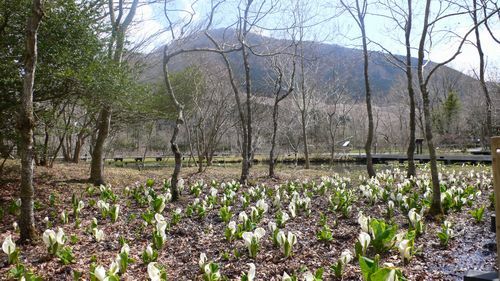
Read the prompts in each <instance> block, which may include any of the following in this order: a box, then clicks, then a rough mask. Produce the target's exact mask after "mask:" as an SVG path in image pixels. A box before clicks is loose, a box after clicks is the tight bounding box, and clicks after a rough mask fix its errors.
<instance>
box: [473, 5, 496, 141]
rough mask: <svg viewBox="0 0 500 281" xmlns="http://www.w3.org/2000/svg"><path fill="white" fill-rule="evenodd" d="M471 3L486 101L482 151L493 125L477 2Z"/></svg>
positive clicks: (480, 75) (480, 78)
mask: <svg viewBox="0 0 500 281" xmlns="http://www.w3.org/2000/svg"><path fill="white" fill-rule="evenodd" d="M472 3H473V6H472V19H473V21H474V25H475V26H476V28H475V29H474V33H475V35H476V49H477V53H478V55H479V83H480V84H481V90H482V91H483V94H484V98H485V100H486V124H484V125H483V126H484V127H483V136H482V143H483V149H485V148H486V147H489V145H490V138H491V134H492V131H493V125H492V121H491V114H492V104H491V97H490V93H489V91H488V86H487V85H486V80H485V77H484V70H485V64H484V53H483V48H482V45H481V38H480V36H479V25H478V19H477V0H473V1H472Z"/></svg>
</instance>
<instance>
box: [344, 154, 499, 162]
mask: <svg viewBox="0 0 500 281" xmlns="http://www.w3.org/2000/svg"><path fill="white" fill-rule="evenodd" d="M350 156H351V157H353V158H354V159H355V160H356V161H358V162H366V155H365V154H361V155H353V154H351V155H350ZM372 157H373V163H387V162H390V161H398V162H400V163H403V162H405V161H408V157H406V155H403V154H373V156H372ZM415 161H419V162H421V163H426V162H429V161H430V156H429V155H415ZM437 161H440V162H444V164H455V163H470V164H479V163H483V164H491V155H438V156H437Z"/></svg>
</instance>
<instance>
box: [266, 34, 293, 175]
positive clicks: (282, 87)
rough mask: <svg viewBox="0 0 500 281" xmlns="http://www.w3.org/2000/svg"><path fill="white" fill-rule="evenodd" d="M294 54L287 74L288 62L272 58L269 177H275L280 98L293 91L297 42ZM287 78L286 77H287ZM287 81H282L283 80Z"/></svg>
mask: <svg viewBox="0 0 500 281" xmlns="http://www.w3.org/2000/svg"><path fill="white" fill-rule="evenodd" d="M294 50H295V52H294V55H292V57H291V59H292V61H291V64H292V67H291V68H292V70H291V73H289V74H287V69H288V67H289V65H288V64H286V63H285V64H282V63H280V58H278V57H275V58H273V59H272V64H273V70H274V72H275V74H276V78H275V85H274V103H273V129H272V136H271V149H270V151H269V177H275V173H274V168H275V165H276V157H275V148H276V137H277V132H278V120H279V119H278V115H279V104H280V102H281V101H282V100H284V99H285V98H286V97H288V96H289V95H290V94H291V93H292V91H293V85H294V83H295V68H296V58H297V56H296V54H297V44H295V47H294ZM287 78H288V79H287ZM285 79H286V80H287V81H284V80H285Z"/></svg>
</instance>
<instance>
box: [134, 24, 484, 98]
mask: <svg viewBox="0 0 500 281" xmlns="http://www.w3.org/2000/svg"><path fill="white" fill-rule="evenodd" d="M211 34H212V35H213V37H214V38H216V40H218V41H224V42H227V43H228V44H230V43H231V42H234V41H233V40H235V39H234V38H235V37H234V32H233V31H231V30H229V31H228V30H222V29H217V30H213V31H211ZM248 41H249V44H250V45H252V46H255V50H257V52H267V53H270V52H271V53H272V52H273V51H276V50H280V49H283V48H284V46H288V45H289V41H287V40H284V39H276V38H272V37H266V36H262V35H259V34H255V33H252V34H250V35H249V36H248ZM203 47H212V45H211V43H210V41H209V40H208V38H206V37H205V36H204V35H198V36H195V37H193V38H190V40H184V41H183V42H181V43H179V44H178V45H177V46H172V47H171V48H172V49H175V48H182V49H185V50H188V49H192V48H203ZM141 56H142V59H141V60H142V61H143V62H145V65H146V68H145V70H144V72H143V74H142V80H143V81H160V79H162V68H161V61H162V51H161V50H157V51H155V52H152V53H150V54H147V55H141ZM369 56H370V65H369V79H370V83H371V87H372V92H373V94H374V96H376V97H385V96H386V95H387V94H388V93H389V92H390V90H391V88H393V86H395V85H396V84H397V83H398V81H401V79H404V72H403V71H402V70H401V69H399V68H398V67H396V66H394V65H393V64H392V63H391V62H389V61H388V57H387V55H386V54H383V53H381V52H376V51H372V52H370V53H369ZM228 57H229V60H230V62H231V65H232V67H233V69H234V72H235V75H236V76H237V77H239V78H240V79H243V77H244V69H243V65H242V63H241V61H242V59H241V53H240V52H234V53H229V55H228ZM249 57H250V66H251V77H252V83H253V88H254V91H255V93H256V94H258V95H269V92H270V88H269V83H268V82H267V81H266V77H268V75H269V74H270V73H271V71H272V70H271V67H270V64H269V63H268V62H267V61H266V58H265V57H262V56H257V55H254V54H250V56H249ZM304 57H305V61H306V64H308V65H309V66H310V67H311V68H313V69H314V74H313V76H314V80H316V82H318V83H327V82H328V81H332V80H335V81H340V82H341V83H342V84H343V87H345V88H346V89H347V90H348V91H349V92H350V93H351V95H353V96H358V97H362V96H364V88H365V86H364V78H363V53H362V50H360V49H355V48H347V47H343V46H339V45H336V44H326V43H316V42H304ZM399 58H400V59H401V60H404V59H405V58H404V57H402V56H401V57H399ZM199 62H204V64H205V65H209V67H212V66H215V65H217V66H219V67H222V68H221V69H223V62H222V59H221V58H220V56H219V55H218V54H214V53H189V55H180V56H178V57H176V58H175V59H172V61H171V63H170V64H169V65H170V69H171V70H172V71H178V70H182V69H183V68H185V67H187V66H189V65H193V64H198V63H199ZM412 63H413V65H414V66H416V64H417V59H416V58H413V59H412ZM433 65H434V64H433V63H432V62H431V63H429V64H428V65H427V68H431V67H432V66H433ZM414 74H416V72H414ZM435 76H436V77H441V79H445V80H453V81H455V84H456V82H457V81H460V85H464V84H462V83H465V84H468V85H470V84H471V83H474V81H475V79H473V78H472V77H470V76H467V75H465V74H463V73H461V72H459V71H456V70H454V69H452V68H449V67H446V66H444V67H442V68H440V69H439V70H438V71H437V72H436V74H435ZM415 77H416V75H415ZM443 77H444V78H443ZM450 77H451V78H450ZM439 83H441V84H443V82H439ZM441 86H442V87H445V88H446V87H448V89H445V90H446V91H447V90H450V87H451V86H450V85H441ZM460 88H461V87H459V86H457V85H454V87H453V89H454V90H458V89H460ZM460 94H461V93H460Z"/></svg>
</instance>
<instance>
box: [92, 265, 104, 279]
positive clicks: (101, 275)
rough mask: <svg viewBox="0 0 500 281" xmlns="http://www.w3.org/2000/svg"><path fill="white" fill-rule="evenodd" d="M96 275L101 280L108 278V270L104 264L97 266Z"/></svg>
mask: <svg viewBox="0 0 500 281" xmlns="http://www.w3.org/2000/svg"><path fill="white" fill-rule="evenodd" d="M94 276H95V277H96V278H97V279H98V280H99V281H104V280H105V279H106V270H105V269H104V267H103V266H102V265H99V266H97V267H96V268H95V269H94Z"/></svg>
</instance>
